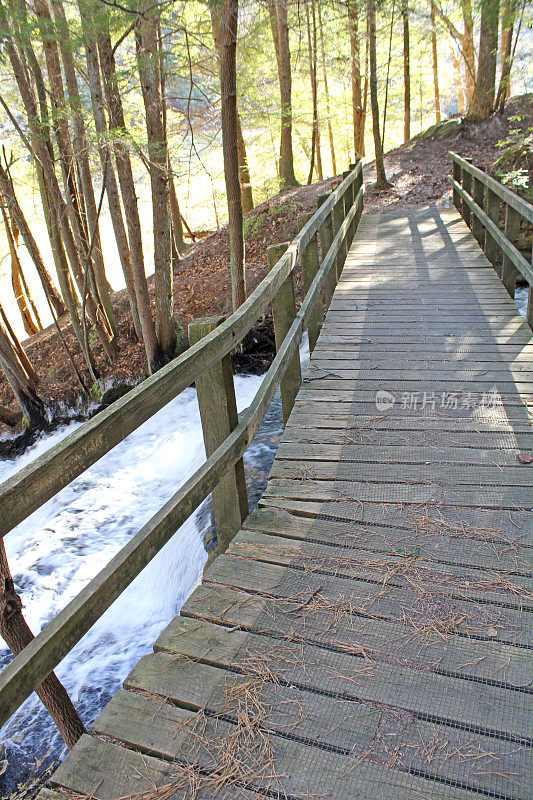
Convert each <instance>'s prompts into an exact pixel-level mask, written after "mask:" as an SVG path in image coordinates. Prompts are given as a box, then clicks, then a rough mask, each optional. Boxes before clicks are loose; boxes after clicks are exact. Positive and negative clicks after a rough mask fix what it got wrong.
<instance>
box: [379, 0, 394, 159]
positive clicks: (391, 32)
mask: <svg viewBox="0 0 533 800" xmlns="http://www.w3.org/2000/svg"><path fill="white" fill-rule="evenodd" d="M395 7H396V3H395V0H392V6H391V12H390V32H389V54H388V57H387V77H386V78H385V99H384V101H383V130H382V131H381V147H382V148H385V130H386V125H387V110H388V105H389V77H390V65H391V60H392V34H393V32H394V11H395Z"/></svg>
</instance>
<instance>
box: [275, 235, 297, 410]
mask: <svg viewBox="0 0 533 800" xmlns="http://www.w3.org/2000/svg"><path fill="white" fill-rule="evenodd" d="M288 246H289V245H288V244H287V243H285V244H274V245H272V246H271V247H269V248H267V257H268V266H269V267H270V269H272V267H273V266H274V264H275V263H276V262H277V261H278V260H279V259H280V258H281V256H282V255H283V253H284V252H285V251H286V250H287V247H288ZM272 315H273V317H274V335H275V339H276V350H279V348H280V347H281V345H282V344H283V340H284V339H285V337H286V336H287V333H288V332H289V328H290V327H291V325H292V323H293V322H294V318H295V316H296V301H295V298H294V278H293V274H292V272H291V273H290V274H289V275H288V276H287V278H286V279H285V280H284V282H283V283H282V284H281V286H280V288H279V289H278V293H277V294H276V296H275V298H274V300H273V301H272ZM301 384H302V370H301V367H300V353H299V351H298V350H296V352H295V353H294V355H293V356H292V358H291V360H290V362H289V365H288V367H287V370H286V372H285V375H284V376H283V378H282V379H281V381H280V390H281V408H282V411H283V424H284V425H286V424H287V420H288V419H289V417H290V415H291V411H292V407H293V406H294V401H295V400H296V395H297V394H298V390H299V389H300V386H301Z"/></svg>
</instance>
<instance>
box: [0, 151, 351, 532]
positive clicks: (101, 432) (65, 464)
mask: <svg viewBox="0 0 533 800" xmlns="http://www.w3.org/2000/svg"><path fill="white" fill-rule="evenodd" d="M361 174H362V166H361V162H359V163H358V164H357V166H356V167H355V169H354V170H352V171H351V172H350V174H349V175H348V177H347V178H346V179H345V180H344V181H343V182H342V183H341V184H340V186H338V188H337V189H336V190H335V191H334V192H332V194H331V195H330V197H329V198H328V200H327V201H326V202H325V203H324V204H323V205H322V206H321V207H320V208H319V209H318V211H317V212H316V213H315V214H314V215H313V216H312V218H311V219H310V220H309V222H308V223H307V224H306V225H305V226H304V228H303V229H302V230H301V231H300V233H299V234H298V235H297V236H296V237H295V238H294V239H293V241H292V242H291V245H290V247H289V248H288V250H287V251H286V253H285V254H284V255H283V256H282V257H281V258H280V259H279V261H278V262H277V263H276V265H275V266H274V268H273V269H272V270H271V271H270V272H269V273H268V275H267V276H266V277H265V278H264V279H263V280H262V281H261V283H260V284H259V285H258V286H257V288H256V289H255V290H254V291H253V292H252V293H251V294H250V296H249V297H248V298H247V300H246V301H245V302H244V303H243V304H242V305H241V306H240V308H238V309H237V311H235V312H234V313H233V314H232V315H231V316H230V317H228V319H227V320H226V321H225V322H223V323H222V324H221V325H219V326H218V327H217V328H216V330H214V331H213V332H212V333H210V334H209V335H207V336H205V337H204V338H203V339H202V340H201V341H199V342H198V343H197V344H195V345H193V346H192V347H190V348H189V349H188V350H186V351H185V353H183V354H182V355H181V356H179V357H178V358H177V359H175V360H174V361H172V362H171V363H170V364H167V365H166V366H165V367H163V368H162V369H161V370H159V372H157V373H156V374H155V375H151V376H150V377H149V378H146V380H144V381H143V382H142V383H140V384H139V385H138V386H136V387H135V388H134V389H132V390H131V391H130V392H128V393H127V394H126V395H124V397H122V398H120V399H119V400H117V401H116V402H114V403H113V404H112V405H110V406H109V408H107V409H105V410H104V411H101V412H100V413H99V414H98V415H97V416H96V417H94V418H93V419H92V420H89V421H88V422H85V423H84V424H83V425H81V426H80V427H79V428H78V429H77V430H75V431H74V432H73V433H71V434H70V435H69V436H66V437H65V439H63V440H62V441H61V442H59V443H58V444H57V445H55V446H54V447H52V448H50V450H49V451H47V452H46V453H44V454H43V455H42V456H40V457H39V458H37V459H36V460H35V461H33V462H32V463H31V464H29V465H28V466H26V467H24V468H23V469H21V470H20V471H19V472H17V473H16V474H15V475H13V476H12V477H11V478H8V480H7V481H5V482H4V483H2V484H1V485H0V537H3V536H5V534H6V533H7V532H8V531H10V530H11V529H12V528H14V527H15V526H16V525H18V524H19V523H20V522H22V521H23V520H24V519H26V517H28V516H29V515H30V514H31V513H33V512H34V511H35V510H36V509H37V508H39V507H40V506H41V505H43V503H45V502H46V501H47V500H50V498H52V497H54V495H56V494H57V492H59V491H60V490H61V489H63V488H64V487H65V486H67V485H68V484H69V483H70V482H71V481H72V480H74V478H76V477H77V476H78V475H81V473H82V472H83V471H84V470H86V469H87V468H88V467H90V466H92V465H93V464H94V463H95V462H96V461H98V459H99V458H101V457H102V456H103V455H105V454H106V453H107V452H109V450H111V449H112V448H113V447H115V446H116V445H117V444H119V442H121V441H122V440H123V439H125V438H126V436H128V435H129V434H130V433H132V432H133V431H134V430H136V429H137V428H138V427H139V426H140V425H142V424H143V423H144V422H146V420H147V419H149V418H150V417H151V416H153V414H155V413H156V412H157V411H159V410H160V409H161V408H163V406H165V405H166V404H167V403H169V402H170V400H172V399H174V397H176V396H177V395H178V394H180V392H182V391H183V390H184V389H186V388H187V386H190V384H191V383H192V382H193V381H194V378H195V375H196V374H198V373H199V372H200V371H203V370H205V369H208V368H209V367H212V366H213V365H214V364H215V363H217V362H218V361H220V360H221V358H223V357H224V356H225V355H227V354H228V353H230V352H231V351H232V350H233V349H234V348H235V346H236V345H237V344H238V343H239V342H241V341H242V340H243V339H244V337H245V336H246V335H247V333H248V332H249V331H250V330H251V328H252V326H253V325H254V323H255V322H256V321H257V320H258V319H259V317H261V315H262V314H263V313H264V312H265V311H266V309H267V307H268V306H269V304H270V303H271V302H272V300H273V299H274V297H275V295H276V293H277V291H278V289H279V288H280V286H281V285H282V284H283V282H284V281H285V279H286V278H287V276H288V275H289V274H290V273H291V272H292V271H293V270H294V268H295V266H296V261H297V257H298V254H299V252H300V251H301V250H303V249H304V248H305V247H306V245H307V244H309V242H310V240H311V238H312V237H313V236H314V235H315V234H316V232H317V231H318V229H319V228H320V225H321V224H322V223H323V222H324V220H325V219H326V218H327V217H328V215H329V214H330V213H331V212H332V211H333V208H334V207H335V205H336V203H338V201H339V200H340V199H341V198H343V197H344V195H345V193H346V191H347V190H348V189H349V188H350V187H351V186H352V184H353V183H354V182H355V181H356V180H357V179H358V178H360V176H361Z"/></svg>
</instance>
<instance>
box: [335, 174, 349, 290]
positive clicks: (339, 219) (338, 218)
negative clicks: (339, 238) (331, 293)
mask: <svg viewBox="0 0 533 800" xmlns="http://www.w3.org/2000/svg"><path fill="white" fill-rule="evenodd" d="M347 176H348V173H347V172H343V173H342V180H345V179H346V177H347ZM344 197H345V196H344V195H343V196H342V197H341V198H340V200H338V201H337V202H336V203H335V205H334V206H333V237H334V238H335V236H336V235H337V233H338V232H339V228H340V227H341V225H342V223H343V222H344V216H345V211H344ZM347 255H348V250H347V249H346V239H344V241H343V242H342V244H341V246H340V247H339V249H338V251H337V255H336V256H335V265H336V271H337V281H338V280H339V278H340V276H341V272H342V268H343V267H344V262H345V261H346V256H347Z"/></svg>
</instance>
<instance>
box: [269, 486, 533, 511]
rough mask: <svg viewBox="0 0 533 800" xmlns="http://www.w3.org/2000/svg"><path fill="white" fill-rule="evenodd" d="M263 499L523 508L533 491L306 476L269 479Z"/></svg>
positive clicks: (528, 505) (529, 503)
mask: <svg viewBox="0 0 533 800" xmlns="http://www.w3.org/2000/svg"><path fill="white" fill-rule="evenodd" d="M263 497H264V498H269V497H283V498H289V499H290V498H294V499H299V500H314V501H317V500H318V501H322V502H328V501H329V502H332V503H336V504H338V505H345V504H346V503H350V502H355V503H365V502H368V503H416V504H417V505H430V506H431V505H439V504H444V505H455V506H459V507H464V506H471V507H473V508H478V507H479V506H483V507H484V508H502V509H510V510H514V509H524V510H526V511H531V510H532V508H533V491H532V490H531V489H529V488H527V487H522V486H516V487H508V486H504V487H498V488H496V489H491V488H490V487H488V488H486V489H485V488H482V487H478V488H471V487H470V486H458V487H457V488H450V489H448V488H446V487H441V486H440V485H439V484H438V483H436V482H435V483H429V484H428V485H424V484H413V485H407V484H402V483H395V482H394V481H391V482H388V483H387V482H385V481H383V482H380V483H378V482H375V483H368V484H367V483H366V482H364V481H348V480H344V479H343V480H340V479H337V480H336V481H327V480H325V481H319V480H310V479H307V478H298V479H296V480H289V479H288V478H272V479H271V480H269V482H268V484H267V487H266V489H265V492H264V494H263Z"/></svg>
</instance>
